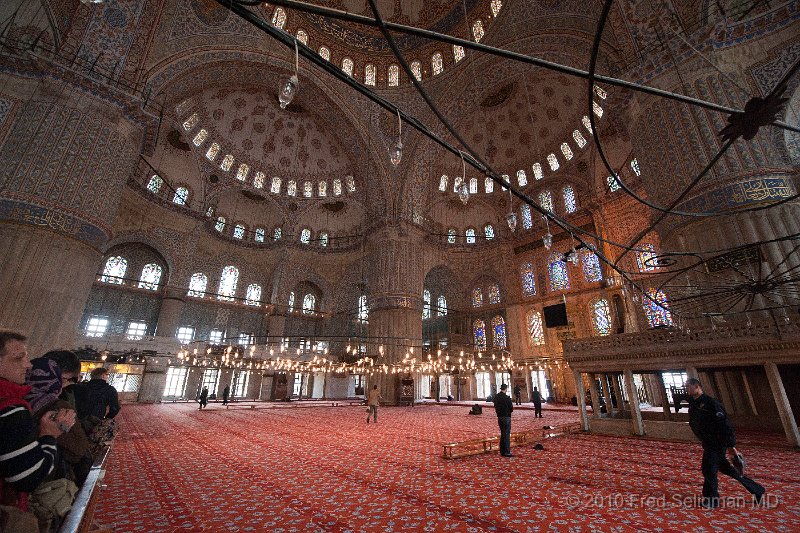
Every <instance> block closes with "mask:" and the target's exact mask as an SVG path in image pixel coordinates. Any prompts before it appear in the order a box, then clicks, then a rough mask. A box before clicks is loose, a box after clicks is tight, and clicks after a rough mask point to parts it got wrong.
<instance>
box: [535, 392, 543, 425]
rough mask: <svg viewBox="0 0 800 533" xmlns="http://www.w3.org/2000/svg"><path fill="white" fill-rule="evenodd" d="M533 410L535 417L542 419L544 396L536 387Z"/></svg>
mask: <svg viewBox="0 0 800 533" xmlns="http://www.w3.org/2000/svg"><path fill="white" fill-rule="evenodd" d="M533 409H534V416H535V417H536V418H542V395H541V394H540V393H539V389H538V388H536V387H534V388H533Z"/></svg>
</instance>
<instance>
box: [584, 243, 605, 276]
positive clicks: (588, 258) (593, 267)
mask: <svg viewBox="0 0 800 533" xmlns="http://www.w3.org/2000/svg"><path fill="white" fill-rule="evenodd" d="M581 255H582V256H583V277H584V279H586V281H588V282H590V283H591V282H594V281H602V279H603V270H602V269H601V268H600V260H599V259H598V258H597V255H596V254H595V253H594V252H590V251H588V250H584V251H583V253H582V254H581Z"/></svg>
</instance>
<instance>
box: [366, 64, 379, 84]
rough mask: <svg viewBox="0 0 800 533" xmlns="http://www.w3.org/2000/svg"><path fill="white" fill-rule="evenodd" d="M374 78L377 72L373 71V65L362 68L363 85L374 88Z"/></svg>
mask: <svg viewBox="0 0 800 533" xmlns="http://www.w3.org/2000/svg"><path fill="white" fill-rule="evenodd" d="M376 77H377V71H376V69H375V65H373V64H372V63H370V64H369V65H367V66H366V67H364V85H370V86H372V87H374V86H375V78H376Z"/></svg>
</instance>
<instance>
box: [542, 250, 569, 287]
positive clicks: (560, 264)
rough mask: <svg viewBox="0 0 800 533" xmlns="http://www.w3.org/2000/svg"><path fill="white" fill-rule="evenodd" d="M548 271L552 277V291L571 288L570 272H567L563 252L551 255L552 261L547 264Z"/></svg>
mask: <svg viewBox="0 0 800 533" xmlns="http://www.w3.org/2000/svg"><path fill="white" fill-rule="evenodd" d="M547 273H548V276H549V277H550V290H551V291H554V292H555V291H565V290H567V289H569V274H567V264H566V263H565V262H564V256H563V255H562V254H559V253H555V254H553V255H551V256H550V261H549V262H548V264H547Z"/></svg>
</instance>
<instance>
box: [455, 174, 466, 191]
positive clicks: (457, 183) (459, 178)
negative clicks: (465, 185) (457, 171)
mask: <svg viewBox="0 0 800 533" xmlns="http://www.w3.org/2000/svg"><path fill="white" fill-rule="evenodd" d="M463 181H464V179H463V178H462V177H461V176H456V177H454V178H453V192H458V189H459V187H461V183H462V182H463Z"/></svg>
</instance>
